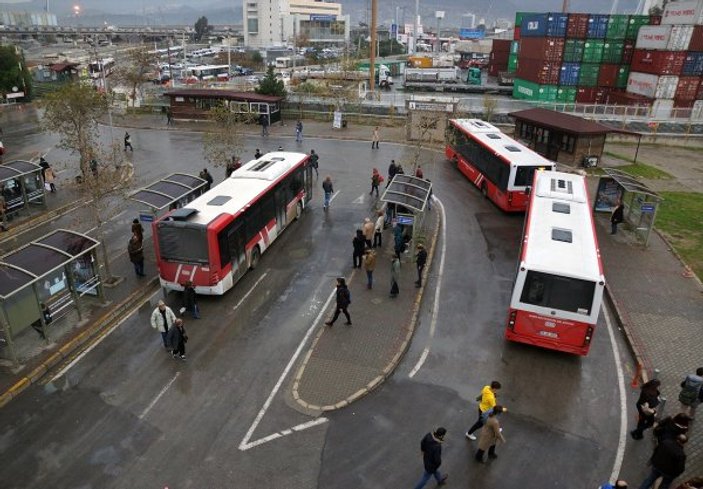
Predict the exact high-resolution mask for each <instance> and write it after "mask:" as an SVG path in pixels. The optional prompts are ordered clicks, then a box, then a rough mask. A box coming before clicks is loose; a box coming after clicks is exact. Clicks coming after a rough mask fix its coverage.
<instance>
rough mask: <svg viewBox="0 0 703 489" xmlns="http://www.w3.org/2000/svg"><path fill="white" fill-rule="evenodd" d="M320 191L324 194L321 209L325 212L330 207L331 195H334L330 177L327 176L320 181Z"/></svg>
mask: <svg viewBox="0 0 703 489" xmlns="http://www.w3.org/2000/svg"><path fill="white" fill-rule="evenodd" d="M322 190H323V191H324V192H325V203H324V204H323V208H324V209H325V210H327V209H329V207H330V201H331V200H332V194H333V193H334V187H333V186H332V177H331V176H329V175H327V176H326V177H325V179H324V180H323V181H322Z"/></svg>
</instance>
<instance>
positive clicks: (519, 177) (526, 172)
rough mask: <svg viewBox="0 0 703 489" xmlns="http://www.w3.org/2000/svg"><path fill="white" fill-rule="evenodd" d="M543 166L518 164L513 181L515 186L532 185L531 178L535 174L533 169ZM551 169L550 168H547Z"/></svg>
mask: <svg viewBox="0 0 703 489" xmlns="http://www.w3.org/2000/svg"><path fill="white" fill-rule="evenodd" d="M540 168H544V167H543V166H518V167H517V170H516V171H515V183H514V185H515V186H516V187H529V186H530V185H532V179H533V177H534V175H535V170H539V169H540ZM548 169H550V170H551V168H548Z"/></svg>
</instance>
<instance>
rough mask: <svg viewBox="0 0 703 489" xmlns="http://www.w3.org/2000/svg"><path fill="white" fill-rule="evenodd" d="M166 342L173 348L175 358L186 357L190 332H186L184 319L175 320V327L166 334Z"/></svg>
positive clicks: (172, 352)
mask: <svg viewBox="0 0 703 489" xmlns="http://www.w3.org/2000/svg"><path fill="white" fill-rule="evenodd" d="M166 342H167V343H168V347H169V348H170V349H171V355H173V358H180V359H181V360H185V359H186V343H187V342H188V334H187V333H186V328H185V325H184V324H183V320H182V319H176V320H175V321H174V322H173V327H172V328H171V329H169V330H168V333H167V334H166Z"/></svg>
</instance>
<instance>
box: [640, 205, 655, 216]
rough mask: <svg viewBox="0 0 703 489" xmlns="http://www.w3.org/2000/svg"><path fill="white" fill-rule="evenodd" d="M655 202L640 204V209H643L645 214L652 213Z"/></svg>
mask: <svg viewBox="0 0 703 489" xmlns="http://www.w3.org/2000/svg"><path fill="white" fill-rule="evenodd" d="M654 207H655V205H654V204H642V205H641V206H640V210H641V211H642V213H643V214H651V213H653V212H654Z"/></svg>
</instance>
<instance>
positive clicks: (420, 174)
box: [415, 165, 425, 180]
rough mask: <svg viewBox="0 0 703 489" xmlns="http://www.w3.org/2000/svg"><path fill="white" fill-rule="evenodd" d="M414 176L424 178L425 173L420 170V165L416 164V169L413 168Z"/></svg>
mask: <svg viewBox="0 0 703 489" xmlns="http://www.w3.org/2000/svg"><path fill="white" fill-rule="evenodd" d="M415 176H416V177H417V178H422V179H423V180H424V179H425V174H424V173H423V172H422V167H421V166H419V165H418V167H417V169H416V170H415Z"/></svg>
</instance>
